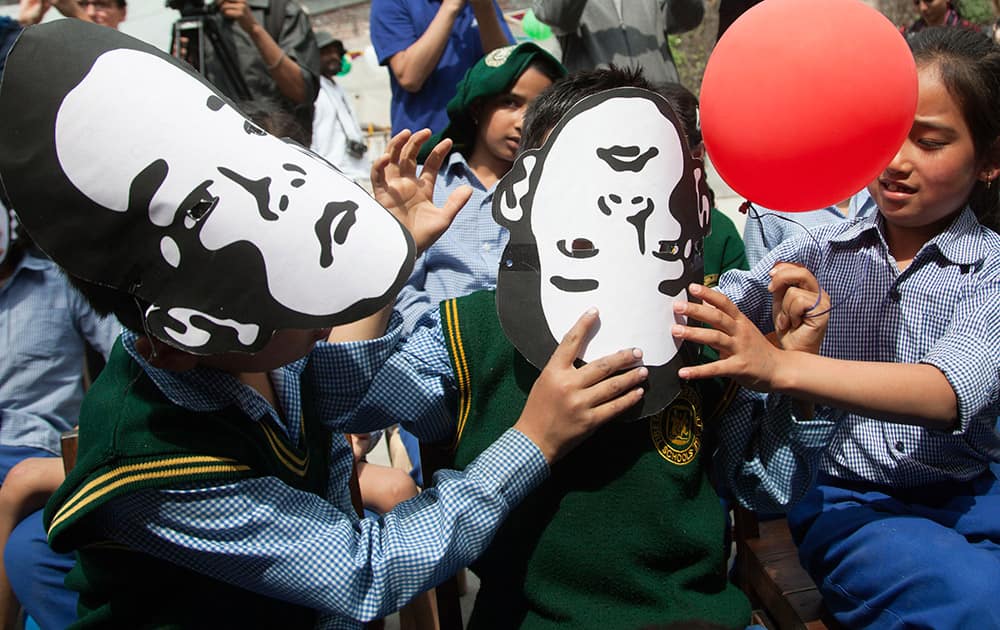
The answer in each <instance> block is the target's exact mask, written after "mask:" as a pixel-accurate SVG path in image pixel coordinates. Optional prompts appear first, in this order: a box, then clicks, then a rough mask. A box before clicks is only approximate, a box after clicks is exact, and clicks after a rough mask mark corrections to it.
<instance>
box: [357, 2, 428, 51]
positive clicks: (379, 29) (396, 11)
mask: <svg viewBox="0 0 1000 630" xmlns="http://www.w3.org/2000/svg"><path fill="white" fill-rule="evenodd" d="M422 34H423V29H418V28H417V25H416V24H415V23H414V21H413V16H412V15H410V11H409V10H408V9H407V7H406V3H405V2H401V1H400V0H372V4H371V21H370V22H369V35H370V36H371V40H372V46H374V48H375V54H376V55H377V56H378V62H379V63H380V64H381V65H383V66H384V65H386V64H387V63H389V58H390V57H392V56H393V55H395V54H396V53H398V52H400V51H402V50H406V49H407V48H409V47H410V46H411V45H412V44H413V42H415V41H417V39H419V38H420V36H421V35H422Z"/></svg>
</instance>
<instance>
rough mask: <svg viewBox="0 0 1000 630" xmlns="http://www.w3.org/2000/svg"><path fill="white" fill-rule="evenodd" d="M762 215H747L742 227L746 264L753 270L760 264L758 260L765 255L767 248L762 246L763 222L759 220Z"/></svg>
mask: <svg viewBox="0 0 1000 630" xmlns="http://www.w3.org/2000/svg"><path fill="white" fill-rule="evenodd" d="M762 215H763V213H760V212H758V213H757V214H756V215H754V214H753V211H750V212H748V213H747V221H746V223H745V224H744V225H743V245H744V247H745V248H746V255H747V264H748V265H749V266H750V267H751V268H753V267H755V266H756V265H757V263H759V262H760V259H761V258H763V257H764V256H765V255H767V252H768V248H767V247H766V246H765V245H764V239H765V236H764V221H762V220H761V216H762Z"/></svg>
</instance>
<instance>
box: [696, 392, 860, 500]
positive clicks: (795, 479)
mask: <svg viewBox="0 0 1000 630" xmlns="http://www.w3.org/2000/svg"><path fill="white" fill-rule="evenodd" d="M843 416H844V412H842V411H839V410H836V409H832V408H829V407H821V406H817V407H816V412H815V415H814V417H813V418H812V419H810V420H799V419H798V418H796V417H795V414H794V411H793V407H792V399H791V398H789V397H788V396H785V395H782V394H762V393H760V392H754V391H751V390H747V389H743V388H740V390H739V391H738V392H737V393H736V395H735V398H734V400H733V402H732V403H731V404H730V406H729V408H728V409H727V411H726V412H725V413H724V414H723V416H722V417H721V419H720V420H719V424H718V425H717V428H716V431H717V435H716V444H717V447H716V450H715V453H714V458H713V460H712V464H713V467H714V477H715V479H717V480H721V481H723V482H724V484H725V486H726V488H727V489H728V491H729V493H731V494H732V495H733V497H735V498H736V499H737V500H738V501H739V502H740V503H741V504H742V505H743V506H744V507H746V508H748V509H751V510H755V511H760V512H784V511H785V510H786V509H787V508H788V507H789V506H790V505H792V504H793V503H795V502H796V501H798V500H799V499H800V498H802V496H804V495H805V493H806V491H807V490H808V489H809V487H810V486H811V485H812V482H813V480H814V479H815V477H816V473H817V471H818V469H819V461H820V457H821V456H822V454H823V451H824V449H825V448H826V446H827V444H829V442H830V439H831V437H832V436H833V433H834V430H835V428H836V425H837V422H838V421H839V420H840V419H841V418H842V417H843Z"/></svg>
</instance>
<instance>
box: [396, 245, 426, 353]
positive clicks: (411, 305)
mask: <svg viewBox="0 0 1000 630" xmlns="http://www.w3.org/2000/svg"><path fill="white" fill-rule="evenodd" d="M426 260H427V252H424V253H423V254H421V255H420V257H419V258H417V261H416V263H414V265H413V272H412V273H410V278H409V280H407V281H406V284H405V285H404V286H403V288H402V290H400V292H399V296H397V297H396V305H395V309H396V311H398V312H399V314H400V315H402V316H403V334H404V335H408V334H410V333H412V332H413V329H414V328H415V327H416V325H417V321H419V320H420V318H421V317H423V316H424V314H426V313H427V310H428V309H429V308H431V298H430V295H428V294H427V290H426V285H425V283H426V282H427V266H426Z"/></svg>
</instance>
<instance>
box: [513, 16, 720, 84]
mask: <svg viewBox="0 0 1000 630" xmlns="http://www.w3.org/2000/svg"><path fill="white" fill-rule="evenodd" d="M531 7H532V10H533V11H534V12H535V16H536V17H538V19H539V20H540V21H542V22H544V23H546V24H548V25H549V26H551V27H552V32H553V33H554V34H555V35H556V36H557V37H558V39H559V45H560V46H561V47H562V62H563V65H565V66H566V69H567V70H568V71H569V72H576V71H577V70H592V69H594V68H597V67H600V66H607V65H608V64H614V65H616V66H618V67H621V68H627V67H638V68H642V72H643V74H644V75H645V77H646V79H647V80H648V81H650V82H651V83H653V84H662V83H677V82H679V81H680V77H679V76H678V74H677V67H676V65H674V58H673V54H672V53H671V52H670V44H669V43H668V42H667V35H669V34H672V33H683V32H685V31H689V30H691V29H693V28H695V27H696V26H698V25H699V24H701V20H702V18H703V17H704V15H705V4H704V2H703V0H629V1H628V2H623V1H622V0H534V1H533V2H532V5H531Z"/></svg>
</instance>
